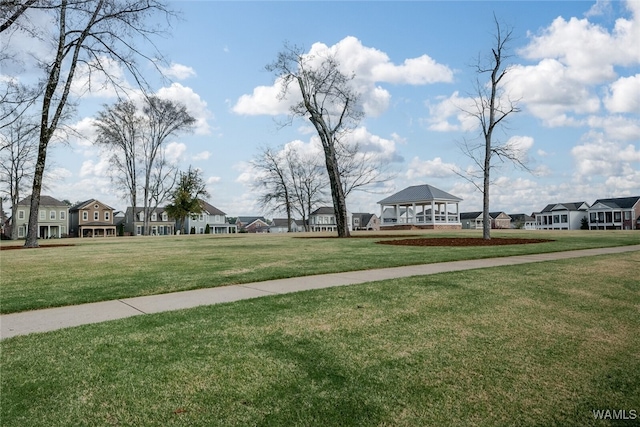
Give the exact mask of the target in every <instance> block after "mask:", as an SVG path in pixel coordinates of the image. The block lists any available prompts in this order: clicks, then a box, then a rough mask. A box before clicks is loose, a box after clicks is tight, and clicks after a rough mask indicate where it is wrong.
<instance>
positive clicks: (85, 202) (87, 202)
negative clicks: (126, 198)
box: [69, 199, 114, 212]
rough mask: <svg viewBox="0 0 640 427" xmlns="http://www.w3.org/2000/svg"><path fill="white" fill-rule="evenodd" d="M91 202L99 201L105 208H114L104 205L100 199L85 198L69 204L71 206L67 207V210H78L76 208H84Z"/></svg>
mask: <svg viewBox="0 0 640 427" xmlns="http://www.w3.org/2000/svg"><path fill="white" fill-rule="evenodd" d="M91 203H100V204H101V205H104V207H106V208H107V209H111V210H114V209H113V208H112V207H111V206H109V205H106V204H104V203H102V202H101V201H99V200H96V199H89V200H85V201H84V202H80V203H76V204H75V205H73V206H71V207H70V208H69V212H75V211H78V210H80V209H84V208H86V207H87V206H88V205H90V204H91Z"/></svg>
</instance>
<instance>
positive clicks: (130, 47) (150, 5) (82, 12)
mask: <svg viewBox="0 0 640 427" xmlns="http://www.w3.org/2000/svg"><path fill="white" fill-rule="evenodd" d="M27 9H28V8H27ZM27 9H25V10H27ZM49 11H50V13H54V14H55V17H56V22H57V28H56V30H57V35H56V37H55V40H52V42H53V43H52V44H53V52H52V53H53V54H52V58H53V59H52V60H50V61H48V62H47V63H43V64H42V65H43V66H44V68H45V74H46V77H45V83H44V88H43V91H42V97H41V99H42V107H41V114H40V135H39V143H38V154H37V160H36V165H35V170H34V177H33V185H32V196H31V207H30V216H29V225H28V232H27V239H26V242H25V246H26V247H37V246H38V240H37V236H38V227H37V225H38V210H39V206H40V193H41V190H42V178H43V174H44V169H45V165H46V158H47V149H48V146H49V142H50V141H51V139H52V137H53V135H54V133H55V132H56V130H57V129H58V126H59V124H60V120H61V118H62V117H63V116H64V113H65V110H66V109H67V108H68V105H69V102H70V92H71V86H72V84H73V82H74V80H75V79H76V76H77V72H78V66H79V65H80V64H82V65H84V66H86V69H87V73H88V78H89V82H91V79H92V77H94V76H95V75H96V74H98V75H99V76H100V77H104V78H106V79H107V80H108V82H109V83H110V84H112V85H113V86H114V87H116V88H120V89H123V88H122V87H121V86H120V82H118V81H116V79H115V78H113V76H112V75H111V74H110V73H109V70H108V65H109V64H111V63H113V62H116V63H119V64H121V65H122V66H123V67H124V68H125V70H126V71H127V72H128V73H129V75H130V76H131V77H132V78H133V79H134V80H135V81H136V82H137V83H138V85H139V86H140V87H145V86H146V83H145V79H144V77H143V75H144V74H143V72H142V70H140V69H139V68H138V65H137V61H136V60H137V59H139V58H143V59H145V60H150V61H151V62H152V63H153V62H154V61H153V59H155V58H160V57H161V55H159V54H158V55H154V58H151V57H150V56H149V55H146V54H145V53H143V51H141V50H140V49H138V48H137V47H136V45H135V44H133V40H134V39H135V38H136V37H141V38H142V39H143V40H144V41H145V42H149V44H150V45H151V46H154V45H153V41H152V40H151V39H152V37H153V36H156V35H158V34H160V33H161V30H160V28H157V27H154V26H151V25H149V24H145V19H146V18H147V17H150V16H151V15H153V14H156V13H160V14H162V15H164V16H166V17H167V18H169V17H170V16H171V15H172V12H171V11H169V10H168V9H167V8H166V6H165V5H164V3H162V2H161V1H160V0H60V2H59V3H57V4H55V7H52V8H51V9H49ZM25 14H26V12H24V11H23V12H21V14H18V15H17V16H16V17H15V20H14V21H11V24H10V25H14V24H15V22H17V21H19V20H20V19H22V18H23V17H24V16H25ZM12 16H13V15H12ZM10 19H11V18H10ZM9 22H10V20H9V21H5V22H4V23H9ZM89 87H90V86H89Z"/></svg>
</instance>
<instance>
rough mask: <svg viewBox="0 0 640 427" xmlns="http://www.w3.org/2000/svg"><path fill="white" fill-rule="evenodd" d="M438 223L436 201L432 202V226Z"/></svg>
mask: <svg viewBox="0 0 640 427" xmlns="http://www.w3.org/2000/svg"><path fill="white" fill-rule="evenodd" d="M435 223H436V203H435V201H433V200H432V201H431V224H434V225H435Z"/></svg>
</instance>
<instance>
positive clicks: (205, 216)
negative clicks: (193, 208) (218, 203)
mask: <svg viewBox="0 0 640 427" xmlns="http://www.w3.org/2000/svg"><path fill="white" fill-rule="evenodd" d="M201 203H202V212H201V213H199V214H193V215H188V216H187V218H186V229H187V232H188V233H190V232H191V231H190V230H192V229H193V230H194V232H195V234H204V233H205V231H206V229H207V225H208V226H209V232H210V233H211V234H227V233H235V232H236V231H237V230H236V224H230V223H229V221H228V220H227V214H226V213H224V212H222V211H221V210H220V209H218V208H216V207H215V206H212V205H210V204H209V203H207V202H204V201H203V202H201Z"/></svg>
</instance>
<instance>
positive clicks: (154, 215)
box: [151, 212, 158, 221]
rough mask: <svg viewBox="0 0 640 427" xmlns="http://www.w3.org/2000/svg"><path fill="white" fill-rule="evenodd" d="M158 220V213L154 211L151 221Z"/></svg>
mask: <svg viewBox="0 0 640 427" xmlns="http://www.w3.org/2000/svg"><path fill="white" fill-rule="evenodd" d="M157 220H158V215H157V214H156V213H155V212H154V213H152V214H151V221H157Z"/></svg>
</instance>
